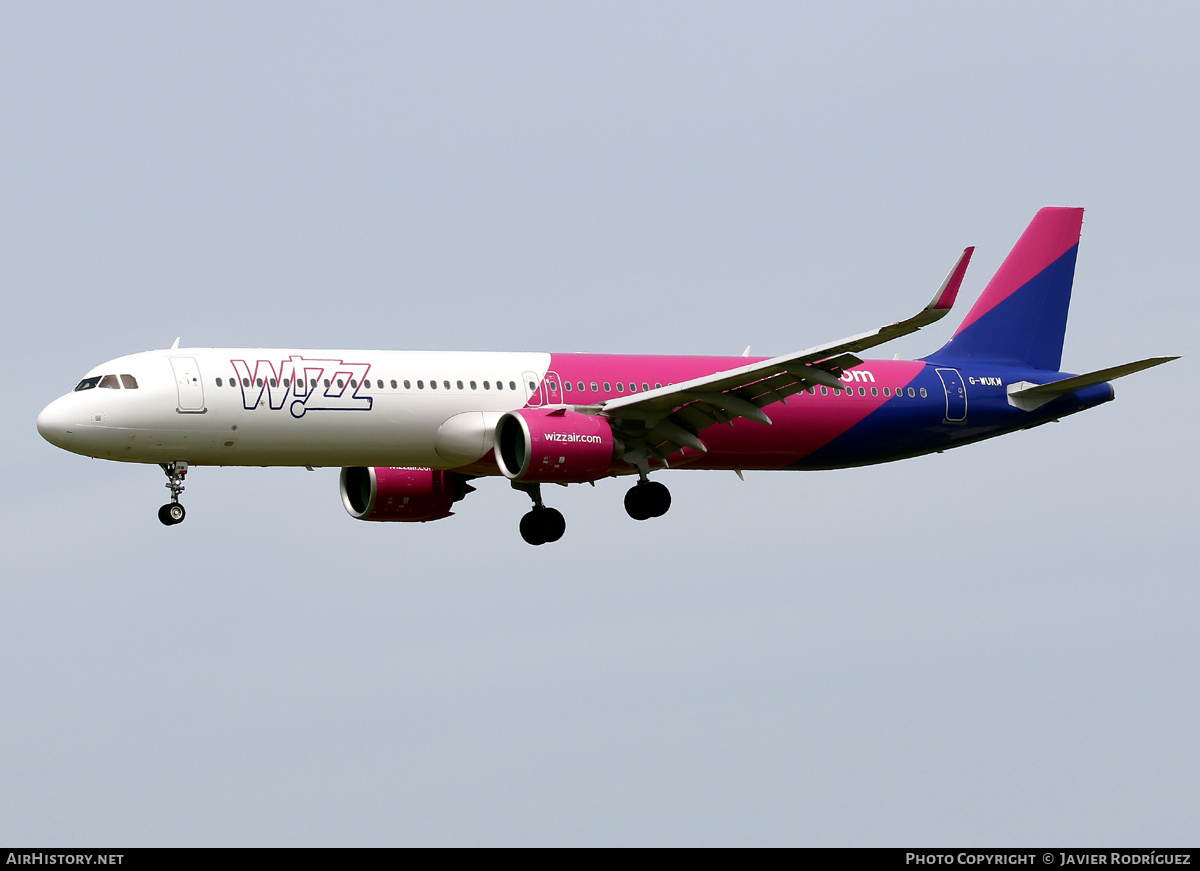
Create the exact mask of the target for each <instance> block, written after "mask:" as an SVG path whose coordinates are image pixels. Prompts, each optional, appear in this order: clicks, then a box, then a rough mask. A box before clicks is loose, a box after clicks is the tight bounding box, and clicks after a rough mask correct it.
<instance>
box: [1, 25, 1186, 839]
mask: <svg viewBox="0 0 1200 871" xmlns="http://www.w3.org/2000/svg"><path fill="white" fill-rule="evenodd" d="M993 6H994V8H989V9H986V10H985V9H983V8H981V7H978V6H977V7H974V8H972V7H964V6H963V5H962V4H949V3H923V4H906V5H904V6H903V7H900V6H897V7H895V8H894V9H891V8H880V5H879V4H833V5H830V4H813V5H810V6H805V5H801V4H754V5H753V6H751V7H750V8H745V7H746V4H728V5H713V4H702V3H694V2H690V3H681V4H644V3H638V4H619V3H607V4H603V5H597V6H596V7H595V8H592V9H589V10H585V9H583V8H581V4H529V3H524V4H515V3H514V4H450V3H439V4H421V5H408V4H398V3H396V4H355V5H352V4H344V3H343V4H336V5H330V4H297V3H289V4H255V5H248V4H243V3H237V4H216V3H202V4H169V5H163V4H127V3H109V4H102V5H101V4H94V5H67V4H52V3H9V4H6V5H4V6H3V7H2V8H0V158H2V159H3V166H4V168H5V169H4V171H3V173H2V174H0V185H2V187H0V267H2V268H0V274H2V275H3V276H4V285H3V287H4V290H3V295H4V299H5V302H6V306H5V309H6V317H5V318H4V319H3V320H2V321H0V324H2V327H0V328H2V329H3V338H4V349H5V352H6V356H7V359H8V366H7V370H8V372H7V378H6V384H7V385H8V387H9V390H8V397H9V399H8V403H7V409H6V414H5V415H4V416H3V418H2V420H0V439H2V441H0V447H2V448H3V451H4V454H5V457H6V461H5V462H4V463H3V465H2V472H0V475H2V479H0V480H2V482H3V492H4V493H6V494H7V498H6V499H4V500H3V502H2V503H0V505H2V510H3V516H2V520H3V523H2V525H0V546H2V547H3V552H4V553H5V555H6V557H7V558H6V560H5V565H6V569H5V571H4V578H5V579H4V580H3V582H2V583H0V614H2V615H3V626H4V631H3V632H0V662H2V663H3V668H2V669H0V698H3V699H4V704H3V706H2V710H0V747H2V748H3V751H2V753H0V783H3V784H4V788H3V789H2V790H0V841H3V842H5V843H35V844H62V845H68V844H131V845H141V844H222V845H224V844H297V845H304V844H325V845H338V844H421V843H439V844H441V843H447V844H448V843H453V844H508V843H530V842H532V843H545V844H559V843H567V844H682V843H695V844H742V843H780V844H874V845H904V844H921V845H927V844H937V843H953V844H964V845H966V844H986V845H997V844H1021V845H1028V844H1103V845H1120V844H1131V845H1132V844H1137V845H1150V846H1154V845H1158V844H1167V843H1171V844H1179V843H1195V841H1196V840H1197V836H1198V835H1200V823H1198V822H1197V821H1198V820H1200V799H1198V797H1197V792H1196V785H1195V784H1196V782H1197V780H1198V778H1200V750H1198V749H1197V742H1196V735H1197V734H1198V733H1200V701H1198V699H1200V681H1198V679H1197V667H1196V663H1197V662H1200V642H1198V641H1197V636H1196V631H1195V627H1196V620H1197V616H1198V611H1200V593H1198V592H1197V584H1196V565H1197V556H1198V553H1197V550H1198V548H1197V536H1196V521H1197V509H1196V501H1195V500H1196V497H1195V493H1196V490H1197V484H1198V483H1200V482H1198V481H1197V474H1196V461H1195V459H1194V456H1195V444H1194V443H1195V432H1196V428H1197V423H1198V419H1197V418H1198V415H1197V412H1196V404H1195V400H1194V398H1193V397H1192V391H1191V390H1190V389H1188V387H1187V385H1188V384H1191V383H1193V381H1194V373H1195V364H1194V360H1195V355H1196V351H1197V349H1196V342H1195V338H1194V333H1195V324H1196V322H1197V315H1198V313H1200V312H1198V309H1200V306H1198V305H1197V302H1196V280H1195V264H1194V260H1195V258H1194V257H1193V256H1192V248H1193V247H1194V240H1195V239H1196V238H1197V235H1198V231H1200V227H1198V223H1200V221H1198V218H1197V211H1196V203H1197V199H1198V198H1197V194H1198V193H1200V191H1198V189H1197V188H1198V185H1197V173H1196V155H1197V153H1198V152H1200V148H1198V145H1200V136H1198V126H1197V125H1198V121H1197V117H1196V105H1197V93H1196V82H1197V81H1200V62H1198V61H1197V58H1196V53H1195V50H1194V47H1195V44H1196V39H1197V35H1198V34H1197V23H1198V22H1197V19H1198V15H1200V14H1198V13H1196V12H1194V11H1192V10H1189V9H1188V8H1187V7H1186V6H1185V4H1161V5H1155V4H1142V5H1138V6H1136V7H1131V6H1127V5H1125V4H1102V3H1075V4H1050V5H1047V4H999V5H997V4H993ZM1044 205H1081V206H1085V207H1086V208H1087V209H1088V211H1087V213H1086V216H1085V224H1084V236H1083V242H1082V245H1081V249H1080V258H1079V267H1078V270H1077V273H1076V285H1075V296H1074V300H1073V303H1072V313H1071V320H1070V324H1069V328H1068V334H1067V343H1066V349H1065V354H1064V366H1065V367H1067V368H1070V369H1073V370H1075V371H1087V370H1090V369H1095V368H1100V367H1102V366H1107V365H1112V364H1116V363H1120V362H1125V361H1128V360H1133V359H1138V358H1140V357H1144V356H1150V355H1153V354H1168V353H1170V354H1185V355H1187V357H1185V359H1184V360H1182V361H1179V362H1177V363H1173V364H1171V365H1170V366H1168V367H1164V368H1162V369H1157V370H1154V371H1152V372H1148V373H1144V374H1141V375H1136V376H1132V377H1130V378H1129V379H1127V380H1125V381H1123V382H1120V383H1119V384H1118V385H1117V399H1118V401H1117V402H1115V403H1112V404H1109V405H1106V406H1103V407H1101V408H1099V409H1096V410H1093V411H1091V412H1088V413H1085V414H1082V415H1079V416H1076V417H1073V418H1069V419H1067V420H1065V421H1063V422H1062V423H1061V424H1059V425H1056V426H1047V427H1042V428H1040V429H1038V430H1035V431H1031V432H1028V433H1022V434H1018V435H1014V436H1009V437H1006V438H1003V439H999V440H995V441H992V442H988V443H985V444H981V445H976V446H973V447H967V448H964V449H961V450H956V451H952V452H950V453H947V454H944V455H939V456H934V457H926V458H921V459H917V460H911V461H906V462H903V463H898V464H892V465H888V466H880V467H875V468H869V469H859V470H850V471H844V472H830V473H814V474H787V473H774V474H767V473H759V474H748V475H747V479H746V482H745V483H741V482H739V481H738V480H737V478H736V477H734V476H733V475H732V474H729V473H723V474H717V473H675V474H667V475H665V476H664V477H663V480H664V481H665V482H666V483H667V484H668V485H669V486H670V487H671V489H672V492H673V494H674V499H675V501H674V506H673V507H672V510H671V512H670V514H668V515H667V516H666V517H664V518H662V519H661V520H657V521H650V522H647V523H635V522H634V521H631V520H629V518H628V517H626V516H625V514H624V512H623V510H622V509H621V504H620V503H621V496H622V494H623V492H624V490H625V488H626V486H627V482H616V481H609V482H607V483H605V482H601V483H600V484H599V485H598V486H597V487H596V488H595V489H594V490H593V489H592V488H590V487H572V488H569V489H567V490H560V489H558V488H554V491H553V492H551V493H549V494H548V495H549V496H550V497H551V498H552V500H553V502H552V504H554V505H556V506H557V507H559V508H560V509H562V510H563V512H564V514H565V515H566V518H567V523H568V528H567V533H566V537H565V538H564V539H563V541H562V542H560V543H559V544H558V545H554V546H546V547H542V548H536V549H535V548H531V547H529V546H527V545H525V544H524V543H523V542H522V541H521V540H520V538H519V536H518V535H517V521H518V519H519V517H520V515H521V514H522V513H523V512H524V511H525V510H526V506H527V501H528V500H527V499H526V498H525V497H524V496H523V495H520V494H517V493H514V492H512V491H510V489H509V488H508V487H507V486H506V485H505V484H502V483H501V482H500V481H495V480H493V481H484V482H483V483H482V485H481V486H480V488H479V491H478V492H477V493H475V494H472V495H471V496H470V497H469V498H468V499H467V500H466V501H464V502H463V503H461V504H460V506H459V511H458V514H457V515H456V516H454V517H452V518H449V519H447V520H444V521H439V522H437V523H432V524H422V525H413V526H409V525H400V524H397V525H382V524H380V525H375V524H367V523H356V522H355V521H353V520H351V519H350V518H349V517H348V516H347V515H346V514H345V512H344V510H343V509H342V507H341V505H340V502H339V500H338V498H337V493H336V486H337V484H336V477H337V474H336V471H335V470H329V469H326V470H318V471H316V472H313V473H308V472H303V471H296V470H282V469H197V470H195V471H194V472H193V474H191V475H190V476H189V481H188V491H187V493H186V495H185V501H186V504H187V506H188V510H189V514H188V520H187V523H186V524H184V525H183V526H180V527H177V528H173V529H164V528H163V527H161V526H160V525H159V523H158V521H157V520H156V519H155V516H154V514H155V509H156V508H157V506H158V505H159V504H160V503H161V502H162V501H163V500H164V498H165V494H166V490H165V488H164V487H163V483H164V482H165V478H163V476H162V474H161V472H160V471H159V470H158V469H157V468H154V467H141V466H127V465H122V464H115V463H107V462H102V461H99V460H87V459H84V458H81V457H77V456H74V455H70V454H66V453H63V452H61V451H58V450H56V449H55V448H53V447H51V446H50V445H48V444H47V443H45V442H43V441H42V440H41V439H40V438H39V437H38V435H37V432H36V430H35V428H34V419H35V417H36V415H37V412H38V410H40V408H41V407H42V406H43V405H45V404H46V403H47V402H49V401H50V400H51V399H53V398H54V397H56V396H58V395H59V394H61V393H63V392H65V391H66V390H68V389H69V388H70V387H71V386H72V385H73V384H74V383H75V382H76V381H77V380H78V378H79V377H80V375H81V374H82V373H83V372H84V371H86V370H87V369H88V368H90V367H91V366H93V365H95V364H97V363H99V362H101V361H103V360H105V359H108V358H111V357H114V356H117V355H120V354H123V353H130V352H133V351H138V350H144V349H147V348H153V347H165V346H167V345H169V344H170V342H171V341H172V340H173V339H174V338H175V336H177V335H182V336H183V342H184V344H194V345H204V346H207V345H218V346H219V345H255V346H259V345H261V346H268V347H269V346H285V345H291V346H299V347H305V346H309V347H312V346H318V347H360V348H442V349H511V350H551V351H567V350H596V351H611V352H628V353H649V352H665V353H676V352H678V353H740V351H741V350H742V348H743V347H744V346H745V345H746V344H747V343H749V344H752V345H753V348H754V350H755V352H761V353H764V354H773V353H783V352H785V351H789V350H795V349H798V348H802V347H806V346H808V345H812V344H815V343H817V342H821V341H826V340H830V339H835V338H838V337H841V336H843V335H847V334H849V333H853V332H858V331H861V330H865V329H870V328H873V327H876V326H878V325H879V324H881V323H884V322H888V321H893V320H897V319H899V318H901V317H904V316H906V315H908V314H911V313H912V312H914V311H915V310H916V309H917V308H919V307H920V306H921V305H923V304H924V303H925V302H926V300H927V299H928V296H929V295H930V293H932V291H933V289H934V288H936V286H937V284H938V283H939V282H940V281H941V279H942V277H943V276H944V275H945V272H946V270H947V269H948V268H949V267H950V265H951V264H952V263H953V261H954V259H955V257H956V256H957V254H958V253H959V251H961V249H962V248H963V247H964V246H965V245H969V244H975V245H978V246H979V248H978V251H977V255H976V258H975V261H974V262H973V264H972V267H971V269H970V271H969V272H968V274H967V280H966V284H965V286H964V291H963V301H962V303H961V304H960V307H961V309H962V312H965V310H966V308H967V307H968V306H969V304H970V303H971V302H973V300H974V298H975V296H977V295H978V293H979V291H980V290H981V289H982V287H983V285H984V283H985V282H986V280H987V278H989V277H990V275H991V273H992V271H993V270H994V269H995V268H996V266H997V265H998V264H999V262H1000V261H1001V259H1002V258H1003V257H1004V255H1005V254H1006V253H1007V251H1008V249H1009V247H1010V246H1011V245H1012V244H1013V242H1015V240H1016V238H1017V236H1018V235H1019V234H1020V232H1021V231H1022V230H1023V229H1024V227H1025V224H1026V223H1027V222H1028V221H1029V219H1030V218H1031V217H1032V216H1033V214H1034V212H1035V211H1036V210H1037V209H1038V208H1039V207H1041V206H1044ZM962 312H959V313H958V314H957V315H952V316H951V317H950V318H947V320H946V322H944V323H942V324H939V325H937V326H935V327H933V328H930V329H929V330H927V331H924V332H922V333H920V334H918V335H917V336H913V337H910V338H907V339H904V340H902V341H900V342H897V343H895V345H889V346H886V347H884V348H883V349H881V351H880V354H881V355H885V356H890V355H891V354H892V353H896V352H899V353H901V354H902V355H904V356H911V355H919V354H922V353H927V352H928V351H930V350H932V349H934V348H936V347H938V346H939V345H940V344H941V343H942V342H943V341H944V340H945V339H946V337H947V336H948V335H949V334H950V333H951V332H952V331H953V328H954V326H956V325H957V323H958V320H959V318H960V316H961V314H962Z"/></svg>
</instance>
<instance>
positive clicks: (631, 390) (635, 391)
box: [629, 381, 637, 393]
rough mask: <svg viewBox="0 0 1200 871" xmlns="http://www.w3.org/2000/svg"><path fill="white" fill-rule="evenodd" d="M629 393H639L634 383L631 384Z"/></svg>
mask: <svg viewBox="0 0 1200 871" xmlns="http://www.w3.org/2000/svg"><path fill="white" fill-rule="evenodd" d="M629 392H630V393H637V385H636V384H634V383H633V382H632V381H630V382H629Z"/></svg>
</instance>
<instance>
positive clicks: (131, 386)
mask: <svg viewBox="0 0 1200 871" xmlns="http://www.w3.org/2000/svg"><path fill="white" fill-rule="evenodd" d="M121 384H123V385H124V386H125V389H126V390H137V379H136V378H134V377H133V376H132V375H122V376H121Z"/></svg>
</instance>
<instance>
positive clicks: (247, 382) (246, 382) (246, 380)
mask: <svg viewBox="0 0 1200 871" xmlns="http://www.w3.org/2000/svg"><path fill="white" fill-rule="evenodd" d="M242 386H243V387H249V386H250V379H249V378H243V379H242Z"/></svg>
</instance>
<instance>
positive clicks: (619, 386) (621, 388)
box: [617, 381, 625, 393]
mask: <svg viewBox="0 0 1200 871" xmlns="http://www.w3.org/2000/svg"><path fill="white" fill-rule="evenodd" d="M624 392H625V382H624V381H618V382H617V393H624Z"/></svg>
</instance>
